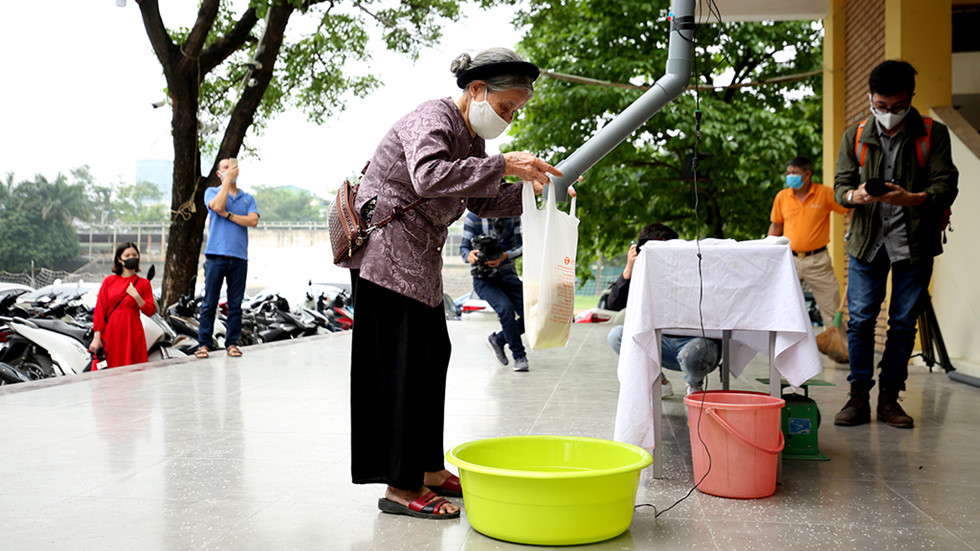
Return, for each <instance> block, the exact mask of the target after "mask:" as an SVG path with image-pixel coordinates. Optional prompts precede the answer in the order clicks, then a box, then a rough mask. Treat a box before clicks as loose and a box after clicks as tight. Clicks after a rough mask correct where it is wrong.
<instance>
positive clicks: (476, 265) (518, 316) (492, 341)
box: [459, 212, 528, 371]
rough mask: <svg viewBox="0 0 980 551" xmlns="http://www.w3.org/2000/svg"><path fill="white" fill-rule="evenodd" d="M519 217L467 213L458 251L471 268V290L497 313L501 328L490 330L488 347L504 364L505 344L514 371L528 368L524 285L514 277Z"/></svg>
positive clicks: (519, 249) (519, 243)
mask: <svg viewBox="0 0 980 551" xmlns="http://www.w3.org/2000/svg"><path fill="white" fill-rule="evenodd" d="M522 247H523V241H522V239H521V218H520V217H519V216H515V217H512V218H480V217H478V216H477V215H475V214H473V213H472V212H467V213H466V219H465V220H464V221H463V241H462V243H461V244H460V247H459V252H460V255H461V256H462V257H463V260H464V261H465V262H466V263H467V264H471V265H472V266H473V267H472V268H471V269H470V274H472V275H473V290H474V291H476V294H477V295H479V297H480V298H482V299H483V300H485V301H487V302H488V303H489V304H490V306H491V307H492V308H493V311H494V312H496V313H497V318H498V319H499V320H500V327H501V331H499V332H495V333H491V334H490V336H489V337H488V338H487V346H489V347H490V349H491V350H493V353H494V355H495V356H496V357H497V361H499V362H500V363H501V364H503V365H507V363H508V362H507V355H506V354H505V353H504V344H507V346H509V347H510V352H511V354H513V356H514V371H527V370H528V364H527V352H525V351H524V343H523V342H522V341H521V335H523V334H524V285H523V283H521V279H520V278H519V277H517V267H516V266H515V265H514V259H516V258H517V257H519V256H521V253H522V250H523V249H522Z"/></svg>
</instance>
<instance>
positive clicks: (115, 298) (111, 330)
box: [89, 241, 157, 367]
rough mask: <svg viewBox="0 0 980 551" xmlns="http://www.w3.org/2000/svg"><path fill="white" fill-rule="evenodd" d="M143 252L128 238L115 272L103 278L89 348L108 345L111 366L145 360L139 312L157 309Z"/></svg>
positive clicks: (116, 260) (115, 260)
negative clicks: (145, 272) (143, 264)
mask: <svg viewBox="0 0 980 551" xmlns="http://www.w3.org/2000/svg"><path fill="white" fill-rule="evenodd" d="M139 266H140V252H139V249H138V248H136V244H135V243H133V242H131V241H127V242H126V243H123V244H122V245H120V246H119V247H118V248H117V249H116V254H115V256H114V257H113V259H112V273H113V275H110V276H109V277H107V278H105V280H103V281H102V287H101V288H100V289H99V298H98V301H97V302H96V303H95V313H94V316H93V318H92V329H94V330H95V336H94V337H92V344H91V345H89V350H91V351H92V352H95V351H97V350H98V349H99V348H102V347H105V353H106V363H107V365H108V367H121V366H124V365H132V364H138V363H143V362H145V361H146V335H145V334H144V333H143V322H141V321H140V312H143V313H144V314H146V315H147V316H152V315H153V314H155V313H156V311H157V308H156V304H155V303H154V302H153V289H152V288H151V287H150V282H149V281H148V280H147V279H146V278H142V277H140V276H138V275H136V272H138V271H140V268H139Z"/></svg>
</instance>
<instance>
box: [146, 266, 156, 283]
mask: <svg viewBox="0 0 980 551" xmlns="http://www.w3.org/2000/svg"><path fill="white" fill-rule="evenodd" d="M155 275H157V267H156V265H154V264H150V269H149V270H147V271H146V280H147V281H153V276H155Z"/></svg>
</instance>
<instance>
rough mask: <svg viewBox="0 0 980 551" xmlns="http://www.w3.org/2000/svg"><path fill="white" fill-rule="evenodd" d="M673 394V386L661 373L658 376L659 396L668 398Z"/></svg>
mask: <svg viewBox="0 0 980 551" xmlns="http://www.w3.org/2000/svg"><path fill="white" fill-rule="evenodd" d="M673 395H674V387H673V385H671V384H670V381H668V380H667V377H664V376H663V375H661V376H660V397H661V398H670V397H671V396H673Z"/></svg>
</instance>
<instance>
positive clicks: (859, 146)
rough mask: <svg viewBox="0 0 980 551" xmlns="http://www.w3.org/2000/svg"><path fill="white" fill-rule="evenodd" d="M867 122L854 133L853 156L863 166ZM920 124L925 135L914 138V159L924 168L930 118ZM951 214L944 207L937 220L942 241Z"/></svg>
mask: <svg viewBox="0 0 980 551" xmlns="http://www.w3.org/2000/svg"><path fill="white" fill-rule="evenodd" d="M867 123H868V119H864V120H863V121H861V123H860V124H858V128H857V134H855V135H854V157H856V158H857V160H858V163H859V164H860V165H861V166H862V167H863V166H864V156H865V155H866V154H867V152H868V144H866V143H861V133H862V132H864V125H866V124H867ZM922 124H924V125H926V135H925V136H919V137H918V138H916V139H915V159H916V160H917V161H918V162H919V167H921V168H925V166H926V163H927V162H929V144H930V141H931V138H932V118H930V117H922ZM952 214H953V211H952V210H950V209H948V208H947V209H946V210H944V211H943V216H942V218H941V219H940V220H939V227H940V229H942V231H943V243H945V242H946V228H949V231H953V226H952V225H951V224H950V222H949V217H950V216H951V215H952Z"/></svg>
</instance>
